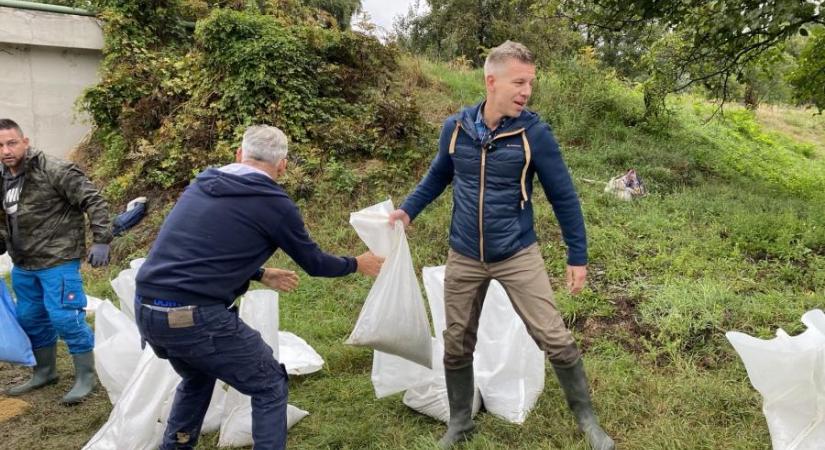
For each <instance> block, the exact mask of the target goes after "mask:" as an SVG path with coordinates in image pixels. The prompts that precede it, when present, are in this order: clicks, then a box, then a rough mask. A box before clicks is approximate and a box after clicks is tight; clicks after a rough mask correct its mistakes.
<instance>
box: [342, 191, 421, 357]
mask: <svg viewBox="0 0 825 450" xmlns="http://www.w3.org/2000/svg"><path fill="white" fill-rule="evenodd" d="M392 211H393V205H392V201H390V200H387V201H385V202H383V203H379V204H377V205H374V206H371V207H369V208H366V209H363V210H361V211H358V212H355V213H352V214H351V215H350V224H352V226H353V228H355V231H356V232H357V233H358V236H360V237H361V240H363V241H364V243H366V244H367V247H369V249H370V250H371V251H372V252H374V253H375V254H377V255H380V256H384V257H386V260H385V261H384V265H383V266H382V267H381V273H379V274H378V278H377V279H376V280H375V283H374V284H373V286H372V289H370V292H369V294H368V295H367V299H366V300H365V301H364V306H363V307H362V309H361V314H360V315H359V316H358V321H357V322H356V323H355V328H354V329H353V331H352V334H350V336H349V339H347V343H348V344H352V345H361V346H366V347H371V348H373V349H375V350H378V351H380V352H384V353H390V354H393V355H396V356H400V357H402V358H406V359H408V360H410V361H412V362H415V363H418V364H420V365H422V366H425V367H427V368H430V367H431V365H432V347H431V344H430V338H431V334H430V324H429V322H428V320H427V311H426V309H425V307H424V300H423V298H422V297H421V290H420V288H419V286H418V280H417V279H416V277H415V269H414V268H413V263H412V256H411V255H410V249H409V246H408V244H407V237H406V235H405V234H404V227H403V226H402V224H401V223H396V226H395V228H391V227H390V226H389V213H390V212H392Z"/></svg>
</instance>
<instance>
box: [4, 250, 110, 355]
mask: <svg viewBox="0 0 825 450" xmlns="http://www.w3.org/2000/svg"><path fill="white" fill-rule="evenodd" d="M11 287H12V289H13V290H14V294H15V296H16V297H17V321H18V322H20V326H21V327H22V328H23V330H24V331H25V332H26V334H27V335H28V336H29V339H30V340H31V342H32V349H33V350H37V349H38V348H43V347H51V346H53V345H55V344H56V343H57V337H58V336H60V337H61V338H62V339H63V340H64V341H66V345H67V346H68V347H69V353H71V354H73V355H76V354H79V353H87V352H90V351H92V350H93V349H94V346H95V336H94V333H92V330H91V328H89V325H88V324H87V323H86V311H84V310H83V308H85V307H86V294H85V293H84V292H83V281H82V280H81V278H80V260H73V261H69V262H67V263H65V264H61V265H59V266H55V267H50V268H48V269H38V270H26V269H21V268H19V267H17V266H14V269H12V271H11Z"/></svg>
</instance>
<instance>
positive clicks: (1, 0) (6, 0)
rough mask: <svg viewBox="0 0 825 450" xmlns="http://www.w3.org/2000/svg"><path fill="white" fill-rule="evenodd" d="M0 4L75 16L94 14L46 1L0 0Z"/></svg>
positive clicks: (7, 6) (93, 14)
mask: <svg viewBox="0 0 825 450" xmlns="http://www.w3.org/2000/svg"><path fill="white" fill-rule="evenodd" d="M0 6H5V7H6V8H17V9H30V10H32V11H43V12H50V13H57V14H73V15H75V16H95V15H96V14H95V13H94V12H92V11H88V10H85V9H80V8H71V7H69V6H60V5H51V4H48V3H33V2H24V1H20V0H0Z"/></svg>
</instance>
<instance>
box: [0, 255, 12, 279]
mask: <svg viewBox="0 0 825 450" xmlns="http://www.w3.org/2000/svg"><path fill="white" fill-rule="evenodd" d="M13 267H14V264H12V262H11V256H9V253H8V252H6V253H3V254H2V255H0V277H5V276H6V275H8V274H9V272H11V269H12V268H13Z"/></svg>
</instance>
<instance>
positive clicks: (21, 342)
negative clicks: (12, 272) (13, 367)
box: [0, 280, 35, 366]
mask: <svg viewBox="0 0 825 450" xmlns="http://www.w3.org/2000/svg"><path fill="white" fill-rule="evenodd" d="M0 361H8V362H10V363H16V364H22V365H24V366H33V365H35V361H34V354H33V353H32V344H31V341H29V337H28V336H26V333H25V332H24V331H23V328H21V327H20V324H19V323H18V322H17V314H16V313H15V308H14V302H13V301H12V299H11V294H9V290H8V288H7V287H6V282H5V281H2V280H0Z"/></svg>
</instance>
